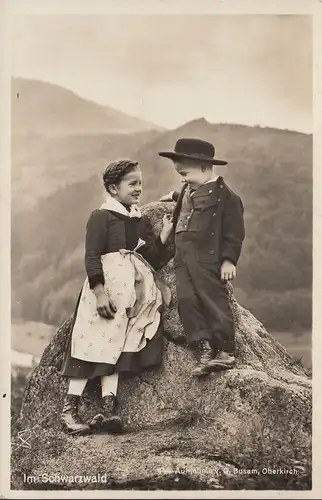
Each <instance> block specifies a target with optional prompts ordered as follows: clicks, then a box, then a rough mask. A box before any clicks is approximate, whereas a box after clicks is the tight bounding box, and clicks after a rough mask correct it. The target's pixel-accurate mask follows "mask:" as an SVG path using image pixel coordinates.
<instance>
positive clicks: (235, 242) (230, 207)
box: [221, 195, 245, 266]
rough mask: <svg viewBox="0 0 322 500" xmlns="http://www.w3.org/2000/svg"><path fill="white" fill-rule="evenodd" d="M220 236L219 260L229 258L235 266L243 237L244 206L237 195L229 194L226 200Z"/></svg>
mask: <svg viewBox="0 0 322 500" xmlns="http://www.w3.org/2000/svg"><path fill="white" fill-rule="evenodd" d="M222 236H223V243H222V252H221V261H224V260H230V261H231V262H232V263H233V264H234V265H235V266H236V265H237V262H238V259H239V257H240V253H241V249H242V244H243V241H244V239H245V225H244V206H243V202H242V200H241V199H240V198H239V196H236V195H231V196H230V197H229V198H228V199H227V201H226V204H225V208H224V214H223V233H222Z"/></svg>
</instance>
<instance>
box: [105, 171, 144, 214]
mask: <svg viewBox="0 0 322 500" xmlns="http://www.w3.org/2000/svg"><path fill="white" fill-rule="evenodd" d="M110 191H111V194H112V196H113V197H114V198H116V199H117V200H118V201H120V202H121V203H124V204H125V205H136V204H138V203H139V200H140V196H141V194H142V173H141V171H140V170H139V169H135V170H133V171H132V172H129V173H128V174H126V175H125V176H124V177H123V178H122V180H121V181H120V182H119V183H118V184H117V185H115V186H111V187H110Z"/></svg>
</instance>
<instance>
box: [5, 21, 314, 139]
mask: <svg viewBox="0 0 322 500" xmlns="http://www.w3.org/2000/svg"><path fill="white" fill-rule="evenodd" d="M11 47H12V75H13V76H20V77H25V78H33V79H40V80H43V81H48V82H51V83H56V84H58V85H61V86H63V87H65V88H68V89H70V90H73V91H74V92H76V93H77V94H79V95H81V96H82V97H85V98H88V99H91V100H93V101H96V102H98V103H101V104H104V105H107V106H111V107H113V108H115V109H118V110H120V111H122V112H125V113H127V114H129V115H131V116H136V117H138V118H142V119H145V120H148V121H150V122H154V123H155V124H158V125H161V126H164V127H166V128H175V127H178V126H180V125H183V124H184V123H186V122H187V121H190V120H193V119H197V118H201V117H204V118H205V119H206V120H208V121H210V122H212V123H240V124H246V125H261V126H270V127H276V128H282V129H283V128H286V129H289V130H298V131H301V132H306V133H311V132H312V129H313V117H312V101H313V96H312V22H311V18H310V17H308V16H290V15H283V16H278V15H209V14H208V15H198V16H196V15H155V16H152V15H123V16H122V15H119V16H114V15H96V16H95V15H93V16H89V15H86V16H84V15H83V16H82V15H29V16H26V15H24V16H16V17H15V18H14V23H13V26H12V44H11Z"/></svg>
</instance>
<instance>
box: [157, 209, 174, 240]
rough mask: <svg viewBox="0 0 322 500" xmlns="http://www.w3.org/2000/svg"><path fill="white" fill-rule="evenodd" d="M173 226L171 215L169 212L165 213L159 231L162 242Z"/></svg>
mask: <svg viewBox="0 0 322 500" xmlns="http://www.w3.org/2000/svg"><path fill="white" fill-rule="evenodd" d="M172 228H173V217H172V215H170V214H166V215H164V216H163V226H162V229H161V233H160V240H161V241H162V243H163V244H164V243H166V241H167V240H168V238H169V236H170V234H171V232H172Z"/></svg>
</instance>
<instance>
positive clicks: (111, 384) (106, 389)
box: [101, 372, 119, 398]
mask: <svg viewBox="0 0 322 500" xmlns="http://www.w3.org/2000/svg"><path fill="white" fill-rule="evenodd" d="M118 380H119V374H118V373H116V372H114V373H113V374H112V375H105V376H104V377H102V379H101V385H102V397H103V398H104V396H109V395H110V394H111V393H112V394H114V396H116V391H117V384H118Z"/></svg>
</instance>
